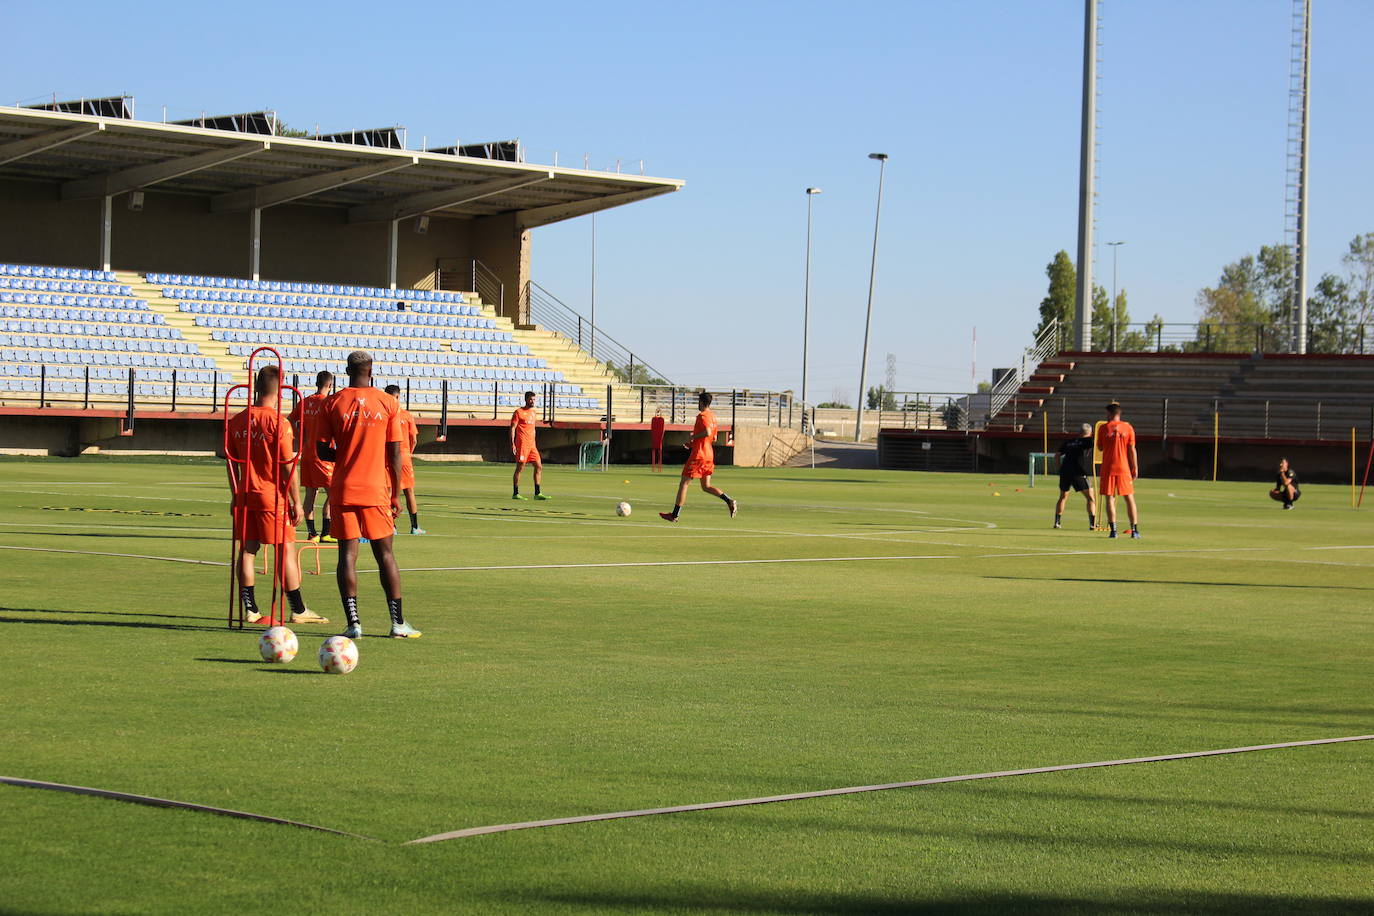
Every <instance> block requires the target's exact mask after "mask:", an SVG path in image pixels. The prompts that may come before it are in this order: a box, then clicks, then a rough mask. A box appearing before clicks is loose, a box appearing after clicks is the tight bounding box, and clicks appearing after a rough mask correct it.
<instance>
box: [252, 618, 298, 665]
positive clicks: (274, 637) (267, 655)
mask: <svg viewBox="0 0 1374 916" xmlns="http://www.w3.org/2000/svg"><path fill="white" fill-rule="evenodd" d="M258 651H259V652H261V653H262V660H263V661H265V662H273V663H275V664H281V665H284V664H286V663H287V662H289V661H291V659H293V658H295V657H296V653H297V652H298V651H300V645H299V643H297V642H296V634H295V633H292V632H291V631H290V630H288V629H287V628H286V627H268V628H267V629H266V630H263V631H262V635H261V636H259V637H258Z"/></svg>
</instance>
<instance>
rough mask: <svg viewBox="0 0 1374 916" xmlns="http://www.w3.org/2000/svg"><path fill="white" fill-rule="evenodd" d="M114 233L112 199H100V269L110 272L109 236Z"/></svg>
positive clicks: (108, 197) (107, 197)
mask: <svg viewBox="0 0 1374 916" xmlns="http://www.w3.org/2000/svg"><path fill="white" fill-rule="evenodd" d="M113 232H114V198H113V197H111V196H106V197H102V198H101V199H100V269H101V270H110V269H111V267H110V236H111V234H113Z"/></svg>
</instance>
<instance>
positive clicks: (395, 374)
mask: <svg viewBox="0 0 1374 916" xmlns="http://www.w3.org/2000/svg"><path fill="white" fill-rule="evenodd" d="M288 377H295V376H293V375H292V374H291V373H288ZM392 382H395V383H396V384H397V385H400V386H401V387H402V388H405V387H406V386H407V385H409V386H410V389H411V390H412V391H439V390H441V389H442V388H443V386H444V382H448V390H449V391H484V392H486V393H487V394H490V393H491V390H492V388H496V389H498V390H500V391H521V392H523V391H526V390H528V389H529V388H530V387H531V386H534V387H536V388H539V389H541V390H542V388H543V386H545V385H549V384H552V385H553V387H554V391H555V392H557V393H558V394H566V395H580V394H582V388H581V387H580V386H578V385H572V384H569V383H567V382H550V381H549V380H548V379H470V378H454V377H452V376H444V377H443V378H417V377H416V376H413V375H406V374H405V373H403V372H400V371H398V370H397V368H396V367H395V366H392V367H389V368H387V369H386V374H385V376H383V375H378V376H377V377H376V379H375V380H374V384H375V385H377V386H379V387H385V386H386V385H389V384H391V383H392Z"/></svg>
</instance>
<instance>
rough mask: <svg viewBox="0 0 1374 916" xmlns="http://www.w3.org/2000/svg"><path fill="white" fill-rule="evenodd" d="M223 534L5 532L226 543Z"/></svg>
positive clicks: (41, 535)
mask: <svg viewBox="0 0 1374 916" xmlns="http://www.w3.org/2000/svg"><path fill="white" fill-rule="evenodd" d="M224 532H225V533H224V534H119V533H116V532H113V531H50V530H44V531H7V532H5V533H6V534H22V535H25V536H27V537H36V538H38V537H41V538H114V539H116V540H121V541H122V540H125V539H126V538H127V539H129V540H133V539H134V538H152V539H153V540H158V541H221V542H223V543H226V544H227V543H228V541H229V538H228V533H229V529H227V528H226V529H225V530H224Z"/></svg>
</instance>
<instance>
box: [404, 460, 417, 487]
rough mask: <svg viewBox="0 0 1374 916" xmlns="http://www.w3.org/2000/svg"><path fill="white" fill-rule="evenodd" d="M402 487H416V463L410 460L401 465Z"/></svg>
mask: <svg viewBox="0 0 1374 916" xmlns="http://www.w3.org/2000/svg"><path fill="white" fill-rule="evenodd" d="M401 489H402V490H413V489H415V465H413V464H410V463H409V462H407V463H406V464H403V465H401Z"/></svg>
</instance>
